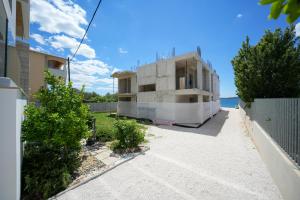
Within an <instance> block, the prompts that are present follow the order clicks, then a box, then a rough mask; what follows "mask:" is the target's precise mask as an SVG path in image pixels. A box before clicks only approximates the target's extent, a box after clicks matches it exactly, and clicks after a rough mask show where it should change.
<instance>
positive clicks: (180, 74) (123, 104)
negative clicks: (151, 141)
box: [112, 52, 220, 124]
mask: <svg viewBox="0 0 300 200" xmlns="http://www.w3.org/2000/svg"><path fill="white" fill-rule="evenodd" d="M112 77H114V78H117V79H118V98H119V99H118V100H119V101H118V114H119V115H125V116H130V117H136V118H146V119H151V120H153V121H155V122H156V123H168V124H174V123H182V124H189V123H191V124H202V123H203V122H205V121H206V120H207V119H209V118H210V117H212V116H213V115H214V114H216V113H217V112H218V110H219V108H220V101H219V96H220V92H219V76H218V75H217V73H216V71H215V70H213V69H212V67H211V65H210V64H208V63H206V62H204V61H203V60H202V59H201V56H200V54H199V53H198V52H191V53H187V54H184V55H180V56H173V57H171V58H168V59H159V60H157V61H156V62H154V63H151V64H147V65H143V66H140V67H139V68H138V69H137V70H136V72H132V71H124V72H116V73H114V74H113V75H112Z"/></svg>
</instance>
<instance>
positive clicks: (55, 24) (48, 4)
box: [30, 0, 88, 38]
mask: <svg viewBox="0 0 300 200" xmlns="http://www.w3.org/2000/svg"><path fill="white" fill-rule="evenodd" d="M30 21H31V23H36V24H38V25H39V30H40V31H45V32H48V33H52V34H55V33H65V34H68V35H70V36H73V37H76V38H81V37H82V36H83V35H84V31H85V30H84V28H82V27H81V26H82V25H87V24H88V22H87V20H86V12H85V10H84V9H82V8H81V7H80V6H79V5H78V4H75V3H73V2H72V1H70V0H67V1H64V0H49V1H46V0H31V1H30Z"/></svg>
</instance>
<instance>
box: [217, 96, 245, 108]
mask: <svg viewBox="0 0 300 200" xmlns="http://www.w3.org/2000/svg"><path fill="white" fill-rule="evenodd" d="M239 100H240V99H239V98H238V97H231V98H221V107H227V108H235V106H236V105H238V103H239Z"/></svg>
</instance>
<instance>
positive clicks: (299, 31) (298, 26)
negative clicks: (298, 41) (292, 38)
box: [295, 22, 300, 37]
mask: <svg viewBox="0 0 300 200" xmlns="http://www.w3.org/2000/svg"><path fill="white" fill-rule="evenodd" d="M295 29H296V36H298V37H300V22H299V23H297V24H296V27H295Z"/></svg>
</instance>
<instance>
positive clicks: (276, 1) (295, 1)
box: [259, 0, 300, 23]
mask: <svg viewBox="0 0 300 200" xmlns="http://www.w3.org/2000/svg"><path fill="white" fill-rule="evenodd" d="M259 3H260V4H261V5H268V4H271V11H270V15H269V18H270V19H277V18H278V17H279V16H280V14H281V13H283V14H286V15H287V18H286V20H287V22H288V23H293V22H294V21H296V20H297V19H298V18H299V16H300V0H260V2H259Z"/></svg>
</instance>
